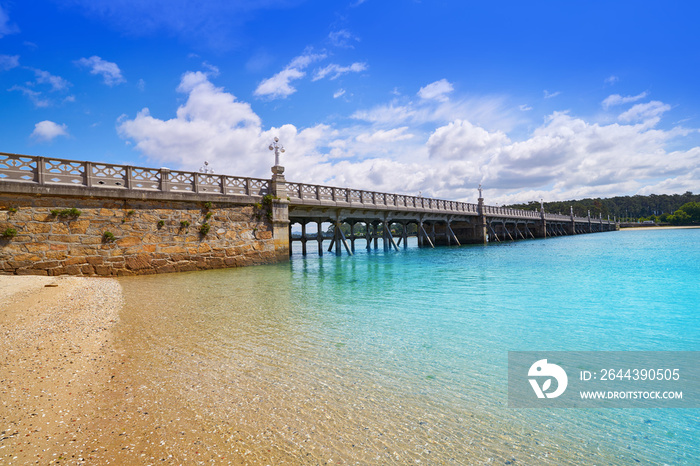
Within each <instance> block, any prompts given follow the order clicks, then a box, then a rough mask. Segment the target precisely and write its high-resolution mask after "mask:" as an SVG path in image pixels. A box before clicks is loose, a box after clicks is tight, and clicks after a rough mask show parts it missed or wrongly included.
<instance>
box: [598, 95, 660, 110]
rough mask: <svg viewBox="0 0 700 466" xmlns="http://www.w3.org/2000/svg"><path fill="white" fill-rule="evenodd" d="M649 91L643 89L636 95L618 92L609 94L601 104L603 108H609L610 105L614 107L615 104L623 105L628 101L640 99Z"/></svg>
mask: <svg viewBox="0 0 700 466" xmlns="http://www.w3.org/2000/svg"><path fill="white" fill-rule="evenodd" d="M648 94H649V93H648V92H646V91H644V92H642V93H641V94H637V95H628V96H624V97H623V96H621V95H620V94H612V95H609V96H608V97H606V98H605V100H603V102H602V103H601V105H602V106H603V108H604V109H606V110H607V109H609V108H610V107H614V106H616V105H624V104H628V103H630V102H636V101H638V100H642V99H643V98H645V97H646V96H647V95H648Z"/></svg>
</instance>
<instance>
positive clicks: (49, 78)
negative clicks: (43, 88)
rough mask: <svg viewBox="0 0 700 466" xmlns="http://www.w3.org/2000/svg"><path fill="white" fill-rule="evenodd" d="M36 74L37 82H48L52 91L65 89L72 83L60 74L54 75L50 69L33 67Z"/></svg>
mask: <svg viewBox="0 0 700 466" xmlns="http://www.w3.org/2000/svg"><path fill="white" fill-rule="evenodd" d="M33 71H34V74H35V75H36V82H37V83H39V84H48V85H50V86H51V90H52V91H65V90H66V89H68V87H70V85H71V83H69V82H68V81H66V80H65V79H63V78H62V77H60V76H54V75H52V74H51V73H49V72H48V71H43V70H38V69H33Z"/></svg>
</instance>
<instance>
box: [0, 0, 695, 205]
mask: <svg viewBox="0 0 700 466" xmlns="http://www.w3.org/2000/svg"><path fill="white" fill-rule="evenodd" d="M699 20H700V4H699V3H697V2H694V1H690V0H688V1H673V0H667V1H665V2H659V1H645V0H636V1H624V0H621V1H610V0H605V1H596V0H592V1H585V2H583V1H578V2H563V1H560V0H556V1H533V2H523V1H522V0H519V1H508V0H503V1H498V2H483V1H479V2H477V1H470V0H423V1H418V0H338V1H328V0H222V1H214V0H212V1H199V2H192V1H189V0H151V1H149V0H0V109H1V110H0V152H8V153H18V154H28V155H40V156H46V157H57V158H65V159H73V160H88V161H95V162H107V163H116V164H126V165H133V166H140V167H168V168H171V169H183V170H192V171H196V170H199V169H200V168H201V167H202V166H203V163H204V162H205V161H207V162H208V163H209V166H210V167H211V168H212V169H213V170H214V172H215V173H222V174H227V175H236V176H251V177H260V178H268V177H270V175H271V171H270V167H271V166H272V165H273V164H274V155H273V154H272V153H271V152H270V151H269V150H268V146H269V144H270V142H271V141H272V139H273V138H274V137H279V138H280V143H281V144H282V145H283V146H284V148H285V149H286V152H285V153H284V154H282V156H281V164H282V165H283V166H285V168H286V171H285V176H286V178H287V180H288V181H294V182H302V183H312V184H325V185H331V186H338V187H352V188H358V189H368V190H374V191H383V192H392V193H403V194H410V195H418V194H419V193H420V194H422V195H423V196H431V197H438V198H442V199H451V200H462V201H467V202H476V198H477V197H478V191H477V188H478V186H479V185H480V184H481V185H482V186H483V189H484V198H485V200H486V203H487V204H491V205H494V204H499V205H502V204H509V203H515V202H527V201H532V200H539V199H544V200H545V201H556V200H568V199H581V198H585V197H612V196H617V195H634V194H673V193H683V192H685V191H693V192H698V191H699V190H700V189H699V188H700V79H699V76H700V73H699V72H700V53H699V52H698V51H699V50H700V34H699V33H698V32H697V24H698V22H699Z"/></svg>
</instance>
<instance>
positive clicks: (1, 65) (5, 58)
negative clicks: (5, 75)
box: [0, 55, 19, 71]
mask: <svg viewBox="0 0 700 466" xmlns="http://www.w3.org/2000/svg"><path fill="white" fill-rule="evenodd" d="M18 66H19V55H0V71H7V70H11V69H12V68H17V67H18Z"/></svg>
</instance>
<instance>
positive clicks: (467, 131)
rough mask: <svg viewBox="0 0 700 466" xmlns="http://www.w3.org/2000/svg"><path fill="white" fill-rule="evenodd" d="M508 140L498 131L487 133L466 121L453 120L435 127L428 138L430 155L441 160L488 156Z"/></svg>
mask: <svg viewBox="0 0 700 466" xmlns="http://www.w3.org/2000/svg"><path fill="white" fill-rule="evenodd" d="M508 142H509V140H508V137H507V136H506V135H505V134H503V133H502V132H500V131H497V132H494V133H489V132H488V131H486V130H485V129H483V128H479V127H477V126H474V125H473V124H471V123H470V122H468V121H463V120H455V121H454V122H452V123H449V124H448V125H446V126H442V127H440V128H438V129H436V130H435V131H434V132H433V134H431V135H430V138H429V139H428V143H427V146H428V150H429V153H430V157H432V158H435V159H442V160H465V159H474V158H488V157H489V156H491V155H493V151H494V150H495V149H498V148H500V147H503V146H504V145H505V144H507V143H508Z"/></svg>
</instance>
